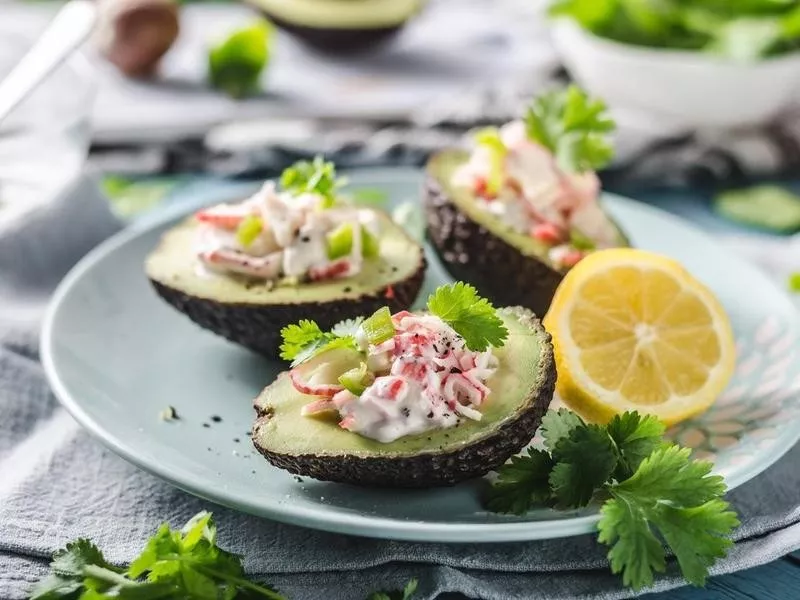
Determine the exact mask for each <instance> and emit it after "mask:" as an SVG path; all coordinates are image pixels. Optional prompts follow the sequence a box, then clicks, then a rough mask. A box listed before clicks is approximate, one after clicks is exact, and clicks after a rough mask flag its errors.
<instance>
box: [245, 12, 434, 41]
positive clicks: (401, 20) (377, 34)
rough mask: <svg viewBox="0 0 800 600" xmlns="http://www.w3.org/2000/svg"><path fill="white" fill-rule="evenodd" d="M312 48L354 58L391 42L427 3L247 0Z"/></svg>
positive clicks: (278, 25) (277, 24)
mask: <svg viewBox="0 0 800 600" xmlns="http://www.w3.org/2000/svg"><path fill="white" fill-rule="evenodd" d="M246 2H247V3H248V4H250V5H251V6H253V7H254V8H256V9H257V10H259V11H260V12H261V13H262V14H263V15H264V16H265V17H267V18H268V19H269V20H270V21H272V22H273V23H274V24H275V25H276V26H277V27H280V28H281V29H283V30H284V31H286V32H287V33H289V34H291V35H292V36H294V37H295V38H297V39H298V40H300V41H301V42H303V43H305V44H306V45H308V46H309V47H311V48H314V49H316V50H319V51H322V52H325V53H328V54H353V53H357V52H362V51H365V50H369V49H374V48H375V47H377V46H380V45H382V44H384V43H387V42H389V41H390V40H391V39H392V38H393V37H394V36H395V35H396V34H397V33H398V32H399V31H400V30H401V29H402V28H403V26H404V25H405V24H406V23H407V22H408V20H409V19H411V17H412V16H414V15H415V14H416V13H417V12H418V11H419V9H420V8H421V6H422V4H423V3H424V0H246Z"/></svg>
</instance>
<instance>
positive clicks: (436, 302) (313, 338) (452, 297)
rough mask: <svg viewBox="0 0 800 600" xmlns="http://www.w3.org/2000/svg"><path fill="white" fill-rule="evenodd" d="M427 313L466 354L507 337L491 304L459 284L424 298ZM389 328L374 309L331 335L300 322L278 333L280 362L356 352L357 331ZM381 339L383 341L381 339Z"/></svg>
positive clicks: (384, 312) (385, 314)
mask: <svg viewBox="0 0 800 600" xmlns="http://www.w3.org/2000/svg"><path fill="white" fill-rule="evenodd" d="M428 311H430V313H431V314H433V315H436V316H437V317H439V318H440V319H442V321H444V322H445V323H447V324H448V325H450V327H452V328H453V329H454V330H455V332H456V333H458V334H459V335H460V336H461V337H462V338H464V343H465V344H466V345H467V347H468V348H469V349H470V350H475V351H483V350H486V349H487V348H488V347H489V346H495V347H498V348H499V347H501V346H502V345H503V344H504V343H505V340H506V338H507V337H508V329H506V326H505V325H504V324H503V320H502V319H501V318H500V317H499V316H498V315H497V311H496V310H495V308H494V307H493V306H492V304H491V303H490V302H489V301H488V300H486V299H485V298H481V297H480V296H478V292H477V291H476V290H475V288H474V287H472V286H471V285H469V284H466V283H464V282H462V281H458V282H456V283H451V284H448V285H442V286H439V287H438V288H437V289H436V290H435V291H434V292H433V293H432V294H431V295H430V297H429V298H428ZM393 327H394V326H393V325H392V323H391V314H390V313H389V309H388V307H383V308H381V309H378V311H376V312H375V314H374V315H372V316H371V317H369V318H368V319H366V320H365V319H348V320H347V321H342V322H341V323H339V324H337V325H335V326H334V327H333V329H331V331H322V329H320V327H319V325H317V324H316V323H315V322H314V321H310V320H307V319H304V320H302V321H300V322H298V323H296V324H292V325H287V326H286V327H284V328H283V329H282V330H281V336H282V337H283V343H282V344H281V348H280V350H281V358H282V359H284V360H289V361H292V366H297V365H299V364H300V363H303V362H305V361H307V360H309V359H311V358H313V357H315V356H318V355H319V354H321V353H322V352H326V351H328V350H333V349H335V348H352V349H354V350H357V349H358V347H359V346H358V343H357V341H356V335H357V334H358V332H359V329H360V328H366V329H367V333H368V334H369V330H370V329H372V328H375V329H378V330H380V331H381V332H384V333H385V331H386V329H387V328H390V329H391V331H392V332H393V331H394V329H393ZM369 337H370V336H369V335H367V338H368V339H369ZM389 337H391V335H389ZM383 339H386V337H385V335H384V336H383ZM383 339H380V340H376V342H375V343H380V341H383Z"/></svg>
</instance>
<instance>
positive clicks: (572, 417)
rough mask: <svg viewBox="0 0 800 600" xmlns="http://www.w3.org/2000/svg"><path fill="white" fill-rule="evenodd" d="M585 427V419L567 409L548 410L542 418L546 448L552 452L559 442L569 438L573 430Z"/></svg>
mask: <svg viewBox="0 0 800 600" xmlns="http://www.w3.org/2000/svg"><path fill="white" fill-rule="evenodd" d="M583 425H585V423H584V422H583V419H581V418H580V417H579V416H578V415H576V414H575V413H574V412H572V411H571V410H569V409H567V408H559V409H558V410H557V411H556V410H548V411H547V412H546V413H545V415H544V417H542V424H541V426H540V429H541V431H542V436H543V437H544V445H545V447H546V448H547V449H548V450H549V451H550V452H552V451H553V450H554V449H555V447H556V445H557V444H558V442H560V441H561V440H562V439H564V438H568V437H569V434H570V433H572V430H573V429H575V428H576V427H581V426H583Z"/></svg>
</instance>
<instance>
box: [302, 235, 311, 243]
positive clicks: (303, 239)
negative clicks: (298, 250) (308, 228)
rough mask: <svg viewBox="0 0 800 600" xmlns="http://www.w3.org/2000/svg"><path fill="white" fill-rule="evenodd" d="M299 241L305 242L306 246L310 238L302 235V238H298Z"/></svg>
mask: <svg viewBox="0 0 800 600" xmlns="http://www.w3.org/2000/svg"><path fill="white" fill-rule="evenodd" d="M300 241H301V242H305V243H306V244H307V243H308V242H310V241H311V238H310V237H308V236H307V235H304V236H303V237H301V238H300Z"/></svg>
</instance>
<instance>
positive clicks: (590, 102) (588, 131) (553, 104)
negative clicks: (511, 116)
mask: <svg viewBox="0 0 800 600" xmlns="http://www.w3.org/2000/svg"><path fill="white" fill-rule="evenodd" d="M525 125H526V128H527V132H528V137H530V138H531V139H532V140H533V141H535V142H537V143H538V144H541V145H542V146H544V147H545V148H547V149H548V150H549V151H550V152H551V153H552V154H553V156H555V157H556V161H557V163H558V165H559V166H560V167H561V168H562V169H564V170H565V171H569V172H577V173H580V172H583V171H589V170H597V169H602V168H603V167H605V166H606V165H607V164H608V163H609V162H610V161H611V159H612V158H613V156H614V148H613V146H612V144H611V141H610V138H609V134H610V132H611V131H613V130H614V127H615V123H614V121H613V120H612V119H611V118H610V117H609V116H608V113H607V110H606V105H605V103H604V102H603V101H602V100H598V99H594V98H590V97H589V96H588V95H587V94H586V93H585V92H584V91H583V90H581V89H580V88H579V87H577V86H575V85H570V86H568V87H567V88H566V89H564V90H552V91H550V92H547V93H544V94H541V95H540V96H538V97H537V98H536V99H535V100H534V101H533V102H532V103H531V105H530V107H529V108H528V110H527V112H526V113H525Z"/></svg>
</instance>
